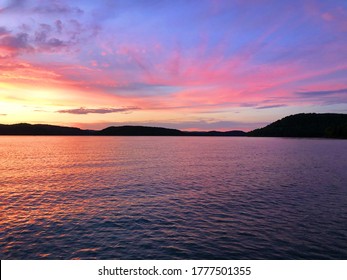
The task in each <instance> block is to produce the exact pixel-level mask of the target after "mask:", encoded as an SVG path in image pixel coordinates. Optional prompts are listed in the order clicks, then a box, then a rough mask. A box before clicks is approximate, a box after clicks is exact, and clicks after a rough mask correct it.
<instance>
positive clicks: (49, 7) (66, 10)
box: [33, 1, 83, 14]
mask: <svg viewBox="0 0 347 280" xmlns="http://www.w3.org/2000/svg"><path fill="white" fill-rule="evenodd" d="M33 11H34V12H36V13H41V14H83V10H82V9H80V8H77V7H71V6H68V5H67V4H63V3H61V2H56V1H55V2H53V3H52V2H48V3H45V4H43V5H41V6H36V7H34V8H33Z"/></svg>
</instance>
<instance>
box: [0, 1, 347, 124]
mask: <svg viewBox="0 0 347 280" xmlns="http://www.w3.org/2000/svg"><path fill="white" fill-rule="evenodd" d="M301 112H306V113H308V112H317V113H324V112H331V113H347V1H345V0H334V1H323V0H322V1H318V0H301V1H296V0H290V1H286V0H281V1H275V0H268V1H267V0H248V1H245V0H225V1H223V0H209V1H205V0H201V1H195V0H184V1H183V0H175V1H170V0H166V1H165V0H161V1H155V0H133V1H132V0H114V1H111V0H109V1H106V0H105V1H102V0H100V1H92V0H84V1H82V0H75V1H67V0H57V1H40V0H37V1H31V0H12V1H10V0H0V123H2V124H13V123H23V122H25V123H32V124H35V123H48V124H54V125H66V126H77V127H80V128H90V129H101V128H104V127H107V126H111V125H149V126H162V127H170V128H178V129H182V130H204V131H207V130H221V131H226V130H233V129H242V130H245V131H249V130H252V129H254V128H259V127H262V126H265V125H266V124H268V123H271V122H273V121H275V120H277V119H280V118H283V117H285V116H287V115H291V114H296V113H301Z"/></svg>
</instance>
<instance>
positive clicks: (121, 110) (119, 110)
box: [56, 107, 140, 115]
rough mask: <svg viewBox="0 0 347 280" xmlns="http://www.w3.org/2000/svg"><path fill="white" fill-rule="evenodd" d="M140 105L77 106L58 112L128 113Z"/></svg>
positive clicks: (79, 113) (76, 113) (78, 113)
mask: <svg viewBox="0 0 347 280" xmlns="http://www.w3.org/2000/svg"><path fill="white" fill-rule="evenodd" d="M139 109H140V108H138V107H126V108H98V109H91V108H84V107H81V108H77V109H68V110H59V111H56V113H66V114H75V115H87V114H110V113H126V112H131V111H133V110H139Z"/></svg>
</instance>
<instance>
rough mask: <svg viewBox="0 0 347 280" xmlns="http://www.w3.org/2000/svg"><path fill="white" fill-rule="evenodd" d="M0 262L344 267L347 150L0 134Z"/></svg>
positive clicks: (273, 142)
mask: <svg viewBox="0 0 347 280" xmlns="http://www.w3.org/2000/svg"><path fill="white" fill-rule="evenodd" d="M0 213H1V219H0V257H1V259H41V258H42V259H347V141H345V140H318V139H310V140H308V139H284V138H233V137H75V136H70V137H64V136H59V137H55V136H50V137H49V136H32V137H31V136H28V137H26V136H21V137H18V136H17V137H16V136H13V137H12V136H2V137H0Z"/></svg>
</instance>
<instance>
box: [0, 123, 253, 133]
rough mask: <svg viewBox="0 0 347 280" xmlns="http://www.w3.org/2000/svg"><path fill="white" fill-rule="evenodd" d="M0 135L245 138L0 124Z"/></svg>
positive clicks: (146, 129) (136, 129)
mask: <svg viewBox="0 0 347 280" xmlns="http://www.w3.org/2000/svg"><path fill="white" fill-rule="evenodd" d="M0 135H77V136H88V135H89V136H246V133H245V132H243V131H239V130H235V131H226V132H220V131H208V132H200V131H191V132H190V131H189V132H188V131H181V130H178V129H171V128H163V127H150V126H110V127H107V128H105V129H102V130H99V131H97V130H82V129H79V128H75V127H65V126H56V125H48V124H35V125H32V124H27V123H20V124H12V125H5V124H0Z"/></svg>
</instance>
